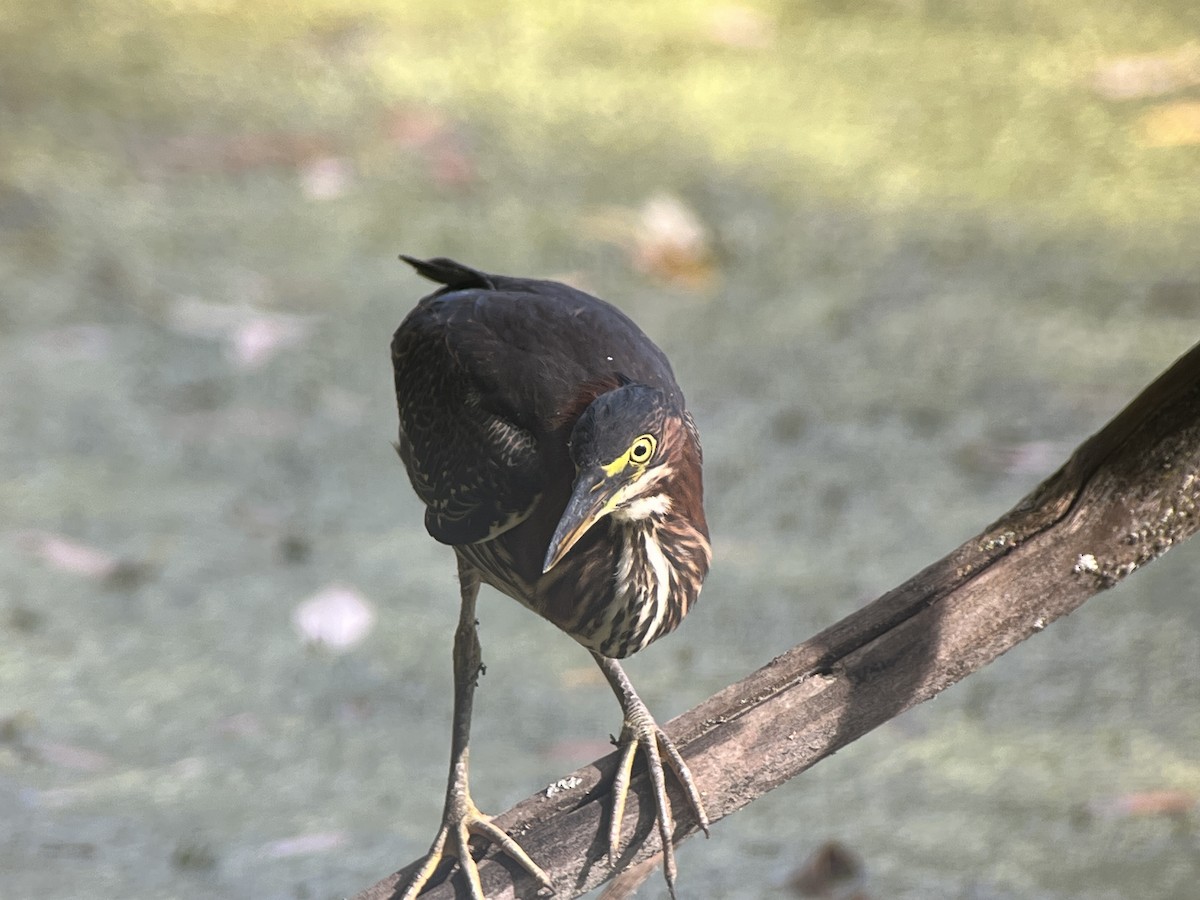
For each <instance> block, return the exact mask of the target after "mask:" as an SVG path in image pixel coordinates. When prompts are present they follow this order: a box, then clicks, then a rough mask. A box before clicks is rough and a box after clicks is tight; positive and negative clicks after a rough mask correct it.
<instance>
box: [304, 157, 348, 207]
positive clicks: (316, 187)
mask: <svg viewBox="0 0 1200 900" xmlns="http://www.w3.org/2000/svg"><path fill="white" fill-rule="evenodd" d="M353 181H354V167H353V166H352V165H350V161H349V160H347V159H346V158H344V157H341V156H321V157H318V158H317V159H313V160H309V161H308V162H307V163H305V164H304V165H303V166H301V167H300V189H301V190H302V191H303V192H304V196H305V197H307V198H308V199H309V200H336V199H337V198H338V197H341V196H343V195H344V194H345V193H346V191H347V190H349V188H350V185H351V184H352V183H353Z"/></svg>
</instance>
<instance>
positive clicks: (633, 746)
mask: <svg viewBox="0 0 1200 900" xmlns="http://www.w3.org/2000/svg"><path fill="white" fill-rule="evenodd" d="M592 656H594V657H595V658H596V662H597V664H599V666H600V671H602V672H603V673H604V677H605V678H607V679H608V683H609V684H610V685H612V689H613V691H614V693H616V695H617V699H618V700H619V701H620V702H621V710H622V712H624V714H625V723H624V725H623V726H622V727H621V739H620V746H621V757H620V761H619V762H618V764H617V774H616V778H615V780H614V781H613V810H612V819H611V820H610V822H609V826H608V858H609V861H610V862H611V861H612V860H614V859H615V858H616V856H617V851H618V850H619V849H620V841H621V820H622V819H623V818H624V817H625V799H626V797H628V795H629V778H630V774H631V773H632V771H633V757H634V754H635V753H637V750H638V748H639V747H641V749H642V752H643V753H645V754H646V768H647V769H648V770H649V771H650V782H651V784H652V785H653V786H654V800H655V804H656V805H657V807H658V816H657V819H658V834H659V837H660V838H661V839H662V853H663V874H664V875H666V877H667V888H668V889H669V890H670V892H671V896H672V897H674V896H675V847H674V844H673V843H672V838H671V835H672V833H673V832H674V831H675V822H674V820H673V819H672V817H671V802H670V800H669V799H667V780H666V776H665V774H664V771H663V760H664V759H665V760H666V762H667V765H668V766H669V767H670V769H671V771H672V772H674V773H675V778H676V779H677V780H678V781H679V783H680V785H682V786H683V790H684V793H686V794H687V797H688V803H689V804H690V805H691V807H692V812H694V813H695V815H696V821H697V822H698V823H699V825H700V828H701V829H702V830H703V831H704V833H705V835H707V834H708V815H707V814H706V813H705V812H704V804H703V803H702V802H701V800H700V791H699V790H697V789H696V782H695V781H694V780H693V779H692V773H691V771H690V770H689V769H688V767H687V763H685V762H684V761H683V757H682V756H681V755H680V753H679V751H678V750H677V749H676V748H675V744H674V743H672V741H671V739H670V738H669V737H667V733H666V732H665V731H663V730H662V729H661V728H659V727H658V723H657V722H655V721H654V717H653V716H651V715H650V710H648V709H647V708H646V704H645V703H643V702H642V700H641V698H640V697H639V696H638V695H637V692H636V691H635V690H634V689H633V684H632V683H631V682H630V680H629V676H628V675H626V674H625V671H624V669H622V668H621V666H620V664H619V663H618V662H617V661H616V660H615V659H611V658H609V657H607V656H601V655H600V654H599V653H595V652H593V653H592Z"/></svg>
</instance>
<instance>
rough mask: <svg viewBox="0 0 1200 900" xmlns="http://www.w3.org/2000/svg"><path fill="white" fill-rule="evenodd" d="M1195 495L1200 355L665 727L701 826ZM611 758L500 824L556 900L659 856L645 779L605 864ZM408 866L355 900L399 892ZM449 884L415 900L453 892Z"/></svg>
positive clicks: (1193, 515) (1144, 550)
mask: <svg viewBox="0 0 1200 900" xmlns="http://www.w3.org/2000/svg"><path fill="white" fill-rule="evenodd" d="M1198 498H1200V345H1197V346H1196V347H1193V348H1192V349H1191V350H1190V351H1189V352H1188V353H1187V354H1185V355H1184V356H1183V357H1182V358H1181V359H1180V360H1179V361H1178V362H1176V363H1175V365H1173V366H1172V367H1171V368H1170V369H1169V370H1168V371H1167V372H1165V373H1164V374H1163V375H1161V376H1160V377H1159V378H1158V379H1157V380H1156V381H1155V382H1154V383H1153V384H1151V385H1150V386H1149V387H1148V388H1146V390H1144V391H1143V392H1142V393H1141V394H1140V395H1139V396H1138V397H1137V399H1135V400H1134V401H1133V402H1132V403H1130V404H1129V406H1128V407H1126V408H1125V409H1124V410H1123V411H1122V412H1121V413H1120V414H1119V415H1118V416H1117V417H1116V418H1114V419H1113V420H1112V421H1111V422H1109V423H1108V425H1106V426H1105V427H1104V428H1103V429H1102V430H1101V431H1099V432H1098V433H1097V434H1095V435H1093V436H1092V437H1091V438H1089V439H1088V440H1087V441H1085V442H1084V443H1083V444H1082V445H1080V446H1079V448H1078V449H1077V450H1076V451H1075V453H1074V454H1073V455H1072V456H1071V458H1070V459H1069V460H1068V461H1067V462H1066V464H1065V465H1064V466H1063V467H1062V468H1061V469H1059V470H1058V472H1056V473H1055V474H1054V475H1052V476H1051V477H1050V478H1048V479H1047V480H1046V481H1045V482H1043V483H1042V484H1041V485H1040V486H1039V487H1038V488H1037V489H1035V490H1034V491H1033V492H1032V493H1031V494H1030V495H1029V496H1027V497H1026V498H1025V499H1023V500H1022V501H1021V502H1020V503H1018V504H1017V506H1016V507H1014V508H1013V509H1012V510H1011V511H1010V512H1008V513H1007V514H1006V515H1004V516H1003V517H1002V518H1001V519H999V520H998V521H997V522H996V523H994V524H993V525H991V526H989V527H988V528H986V529H985V530H984V531H983V532H982V533H981V534H980V535H978V536H977V537H975V538H972V539H971V540H969V541H967V542H966V543H965V544H963V545H962V546H961V547H959V548H958V549H957V550H955V551H954V552H952V553H951V554H950V555H948V556H947V557H945V558H944V559H942V560H940V561H938V562H936V563H934V564H932V565H931V566H929V567H928V568H926V569H925V570H924V571H922V572H920V573H919V574H917V575H916V576H914V577H913V578H911V579H909V580H908V581H907V582H905V583H904V584H902V585H900V586H899V587H897V588H896V589H894V590H892V591H890V592H889V593H887V594H885V595H884V596H882V597H880V598H879V599H878V600H876V601H875V602H873V603H871V604H869V605H868V606H866V607H864V608H863V609H860V610H858V611H857V612H855V613H853V614H852V615H850V616H848V617H846V618H845V619H843V620H842V621H840V622H838V623H837V624H835V625H833V626H831V627H830V628H828V629H826V630H825V631H823V632H821V633H820V634H818V635H817V636H816V637H814V638H812V639H811V640H809V641H806V642H804V643H803V644H800V645H799V646H797V647H794V648H792V649H791V650H789V651H788V652H787V653H784V654H783V655H782V656H780V657H778V658H777V659H775V660H773V661H772V662H770V663H768V664H767V665H766V666H764V667H763V668H761V669H759V670H758V671H757V672H754V673H753V674H751V675H750V676H748V677H747V678H745V679H743V680H742V681H740V682H738V683H737V684H733V685H730V686H729V687H727V688H725V689H724V690H722V691H720V692H718V693H717V694H715V695H713V696H712V697H710V698H709V699H708V700H706V701H704V702H703V703H701V704H700V705H699V706H697V707H695V708H693V709H691V710H689V711H688V712H686V713H684V714H683V715H681V716H679V717H678V718H676V719H674V720H673V721H672V722H671V723H670V724H669V726H668V730H669V731H670V732H671V734H672V736H673V737H674V738H675V740H676V742H677V744H678V746H679V748H680V750H681V751H682V752H683V755H684V756H685V757H686V758H687V760H688V764H689V766H690V767H691V769H692V773H693V774H694V776H695V778H696V781H697V783H698V784H699V786H700V788H701V790H702V791H703V792H704V797H705V804H706V806H707V809H708V813H709V815H710V816H711V817H712V819H713V821H717V820H719V819H722V818H724V817H725V816H727V815H729V814H730V813H732V812H734V811H736V810H738V809H740V808H741V807H743V806H745V805H746V804H747V803H749V802H750V801H752V800H754V799H755V798H757V797H759V796H760V795H762V794H764V793H766V792H767V791H770V790H772V789H773V788H775V787H777V786H779V785H780V784H782V783H783V782H785V781H787V780H788V779H790V778H792V777H794V776H796V775H798V774H799V773H800V772H803V771H804V770H805V769H807V768H808V767H810V766H812V765H814V764H815V763H817V762H818V761H820V760H821V759H824V758H825V757H826V756H829V755H830V754H832V753H834V752H835V751H837V750H838V749H840V748H841V747H844V746H846V745H847V744H849V743H850V742H851V741H854V740H856V739H858V738H859V737H861V736H862V735H864V734H866V733H867V732H868V731H870V730H871V729H873V728H875V727H877V726H879V725H881V724H882V723H884V722H886V721H887V720H888V719H891V718H892V717H894V716H896V715H898V714H899V713H901V712H903V711H904V710H906V709H908V708H909V707H911V706H913V705H915V704H917V703H920V702H921V701H923V700H928V699H929V698H930V697H933V696H934V695H936V694H938V693H939V692H941V691H943V690H945V689H946V688H948V687H949V686H950V685H952V684H954V683H955V682H957V681H959V680H961V679H962V678H964V677H966V676H967V675H969V674H970V673H971V672H974V671H975V670H977V669H979V668H981V667H983V666H984V665H986V664H987V663H989V662H991V661H992V660H993V659H995V658H996V657H997V656H999V655H1000V654H1002V653H1004V652H1005V651H1007V650H1009V649H1010V648H1011V647H1013V646H1015V645H1016V644H1018V643H1020V642H1021V641H1023V640H1025V639H1026V638H1028V637H1030V636H1031V635H1033V634H1036V633H1037V632H1039V631H1041V630H1042V629H1043V628H1045V627H1046V626H1047V625H1049V624H1050V623H1051V622H1053V621H1054V620H1055V619H1057V618H1059V617H1060V616H1064V615H1066V614H1067V613H1069V612H1071V611H1072V610H1074V609H1075V608H1076V607H1078V606H1080V605H1081V604H1082V603H1083V602H1084V601H1085V600H1086V599H1087V598H1088V597H1090V596H1092V595H1093V594H1096V593H1098V592H1099V591H1101V590H1104V589H1105V588H1109V587H1112V586H1113V585H1114V584H1116V583H1117V582H1119V581H1120V580H1121V579H1123V578H1125V577H1126V576H1127V575H1129V574H1131V573H1132V572H1134V571H1135V570H1136V569H1138V568H1140V567H1142V566H1144V565H1146V564H1147V563H1149V562H1151V561H1153V560H1154V559H1156V558H1157V557H1159V556H1161V555H1162V554H1163V553H1165V552H1166V551H1167V550H1169V549H1170V548H1171V547H1172V546H1173V545H1175V544H1176V543H1179V542H1180V541H1182V540H1184V539H1186V538H1187V537H1189V536H1191V534H1192V533H1193V532H1194V531H1195V530H1196V529H1197V527H1198V526H1200V517H1198V515H1197V500H1198ZM614 756H615V755H609V756H606V757H604V758H603V759H600V760H598V761H596V762H595V763H593V764H591V765H589V766H586V767H584V768H582V769H580V770H578V771H576V772H575V773H573V774H572V775H570V776H568V777H567V778H565V779H563V780H562V781H560V782H558V783H557V787H558V789H555V788H554V787H552V788H550V789H547V790H546V791H543V792H539V793H538V794H535V795H534V796H532V797H530V798H529V799H527V800H524V801H522V802H521V803H519V804H518V805H517V806H515V807H514V808H513V809H511V810H509V811H508V812H507V813H505V814H504V815H502V816H499V817H498V818H497V824H499V825H500V826H501V827H503V828H505V829H506V830H508V831H509V832H510V833H511V834H512V835H513V836H514V837H516V838H517V840H518V841H519V842H520V843H521V845H522V846H523V847H524V848H525V849H526V850H527V851H528V852H529V854H530V855H531V856H532V857H533V858H534V859H535V860H537V861H538V863H539V864H540V865H542V866H543V868H545V870H546V871H547V872H549V873H550V875H551V877H552V878H553V879H554V883H555V887H556V889H557V895H556V896H557V897H560V898H564V897H577V896H579V895H580V894H582V893H584V892H586V891H587V890H590V889H591V888H593V887H595V886H596V885H598V884H601V883H602V882H604V881H606V880H608V879H609V878H611V877H612V876H613V875H614V874H615V873H616V872H617V871H619V870H621V869H625V868H627V867H629V866H631V865H633V864H635V863H638V862H640V861H642V860H645V859H646V858H648V857H650V856H652V855H654V854H655V853H656V852H658V840H657V835H656V832H655V829H654V828H653V810H654V801H653V798H652V795H651V792H650V786H649V783H648V779H647V778H646V777H645V773H644V771H642V772H641V774H640V775H638V776H635V778H634V781H633V784H632V785H631V789H630V797H629V805H628V807H627V811H626V818H625V833H624V835H623V839H622V846H623V847H625V848H627V849H626V852H625V854H624V855H623V856H622V858H621V859H619V860H617V863H616V867H615V868H610V866H609V864H608V860H607V857H606V848H605V843H606V841H605V837H604V835H605V834H606V823H607V819H606V816H607V810H608V795H607V788H608V785H609V779H611V777H612V769H613V766H614V762H615V760H614ZM671 799H672V805H673V808H674V809H675V810H676V816H677V824H676V832H675V839H676V841H677V842H678V841H681V840H683V839H685V838H687V837H688V836H690V835H691V834H693V833H695V831H696V825H695V822H694V820H692V819H691V818H690V816H689V815H688V806H687V804H686V803H684V802H683V798H682V797H681V796H680V795H679V794H678V793H676V792H675V791H674V790H672V794H671ZM415 866H416V863H414V864H411V865H409V866H407V867H406V868H404V869H402V870H401V871H400V872H398V873H396V874H394V875H392V876H389V877H388V878H385V879H383V880H382V881H380V882H379V883H378V884H375V885H373V886H372V887H369V888H367V889H365V890H364V891H362V892H361V893H359V894H358V895H357V896H356V897H355V898H354V900H384V898H391V897H393V896H395V895H396V887H397V885H399V886H400V887H401V888H402V887H403V886H404V884H405V883H406V882H407V879H408V877H409V875H410V874H411V873H412V871H413V870H414V868H415ZM479 871H480V876H481V878H482V882H483V886H484V890H485V891H486V892H487V896H488V897H490V898H497V900H501V898H531V897H535V896H537V887H538V886H537V884H536V882H533V881H532V879H530V878H529V877H528V876H527V875H526V874H525V873H524V872H523V871H521V870H520V869H519V868H517V867H516V866H515V865H514V864H512V863H511V862H510V861H509V860H507V859H505V858H503V857H501V856H498V855H497V854H496V853H495V851H494V849H491V848H489V849H488V851H487V852H486V854H484V856H483V857H482V859H481V861H480V865H479ZM446 874H447V873H446V871H443V872H442V873H440V875H439V876H438V877H440V878H441V881H440V882H437V883H436V886H434V887H431V888H429V889H427V893H425V894H423V895H422V896H423V897H425V898H428V900H447V898H451V897H456V896H465V894H459V893H457V892H456V889H458V888H460V885H459V884H458V878H457V877H453V878H450V879H447V878H446Z"/></svg>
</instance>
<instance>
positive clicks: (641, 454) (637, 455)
mask: <svg viewBox="0 0 1200 900" xmlns="http://www.w3.org/2000/svg"><path fill="white" fill-rule="evenodd" d="M649 453H650V448H649V447H647V446H646V445H645V444H644V443H640V444H634V445H633V458H634V459H645V458H646V457H647V456H648V455H649Z"/></svg>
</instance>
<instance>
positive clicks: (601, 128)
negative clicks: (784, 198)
mask: <svg viewBox="0 0 1200 900" xmlns="http://www.w3.org/2000/svg"><path fill="white" fill-rule="evenodd" d="M0 10H2V12H0V83H2V84H3V85H4V88H3V105H2V110H3V113H2V114H3V122H2V123H0V124H2V125H3V131H4V133H5V136H6V139H5V141H4V144H3V149H2V150H0V159H2V163H0V176H2V177H4V178H6V179H7V180H9V181H10V182H11V181H16V182H18V183H21V184H25V185H31V186H35V185H36V184H37V183H38V181H39V180H41V179H44V178H50V177H52V176H51V174H50V173H48V172H46V171H45V169H46V168H47V167H49V168H53V169H54V170H55V171H56V172H57V173H58V175H59V176H61V175H63V174H64V173H63V171H62V169H63V168H64V167H66V168H67V169H72V168H73V167H76V166H77V167H80V168H90V169H92V170H93V172H94V173H95V174H97V175H100V174H102V173H104V172H111V167H112V166H114V165H115V166H117V167H119V166H120V163H121V162H122V161H123V157H121V156H120V155H118V156H116V157H112V156H108V157H106V156H104V155H99V156H98V155H97V151H98V150H101V149H103V150H106V151H108V152H109V153H113V152H118V151H122V150H123V151H125V152H129V150H130V144H131V142H136V141H138V140H144V139H145V138H146V137H147V135H155V134H158V135H161V134H164V133H166V134H171V133H179V132H186V133H196V132H204V133H209V132H214V131H215V132H222V131H234V130H239V129H268V130H292V131H295V130H300V129H317V130H321V131H325V132H335V133H338V132H340V133H349V134H355V135H359V136H360V137H361V136H363V135H365V134H371V133H373V132H374V133H377V129H378V127H379V123H380V121H381V119H382V117H383V116H384V115H385V113H386V110H387V109H389V108H391V107H394V106H395V105H396V104H404V103H408V104H416V103H419V104H424V105H429V106H432V107H436V108H439V109H441V110H443V111H447V112H448V113H449V114H452V115H454V116H458V117H463V118H466V119H469V120H471V121H473V122H476V123H481V124H483V125H485V126H486V127H487V128H488V129H489V133H490V134H491V135H493V139H498V140H499V141H501V142H502V143H503V144H504V145H506V146H507V148H508V150H509V151H510V152H511V153H512V154H514V155H515V156H516V157H517V158H519V159H523V160H527V161H529V163H530V164H533V165H545V164H547V163H548V162H551V161H552V163H553V164H554V165H557V166H564V167H566V168H568V169H569V168H570V167H571V166H572V162H574V163H575V164H576V165H580V166H584V165H587V164H595V162H596V160H597V159H599V158H604V159H607V160H612V159H614V158H615V159H618V160H622V161H627V162H628V164H629V166H630V167H632V171H633V173H637V172H639V171H640V172H641V173H643V175H644V177H646V178H647V179H649V178H650V177H651V175H652V173H660V172H661V171H662V169H663V167H664V166H666V167H680V168H683V169H688V168H689V167H690V165H689V160H691V161H693V162H694V161H695V160H697V159H703V160H706V161H718V162H720V163H723V164H725V165H728V166H730V167H732V168H734V169H735V170H739V171H741V172H744V173H745V174H746V175H747V176H748V177H750V178H752V179H754V180H756V181H758V182H759V183H760V184H761V185H762V187H764V188H765V189H769V190H771V191H773V192H782V193H787V192H789V191H800V192H815V193H819V194H822V195H825V196H833V197H845V198H853V199H855V200H857V201H859V202H861V203H863V204H864V205H866V206H868V207H872V208H875V207H878V208H881V209H904V208H905V207H907V206H910V205H912V204H926V203H933V204H950V205H955V206H966V207H976V206H980V205H986V206H987V207H989V208H990V209H992V210H993V211H996V212H1002V211H1004V210H1005V209H1008V210H1011V211H1012V212H1014V213H1015V214H1019V215H1025V214H1039V215H1043V216H1046V217H1048V218H1050V219H1052V220H1056V221H1066V222H1072V223H1076V224H1082V223H1095V222H1114V223H1133V222H1137V223H1145V224H1148V225H1159V224H1164V223H1166V224H1171V223H1177V222H1179V221H1182V220H1190V219H1193V218H1194V217H1195V214H1196V213H1195V211H1196V210H1197V209H1200V179H1198V178H1196V177H1195V172H1196V170H1197V164H1198V163H1200V146H1197V144H1196V143H1195V142H1191V143H1186V142H1185V143H1184V144H1183V145H1182V146H1169V147H1161V146H1152V145H1151V144H1152V143H1153V142H1148V141H1145V140H1143V138H1142V134H1141V132H1140V131H1139V127H1138V119H1139V116H1140V115H1141V113H1142V112H1143V111H1144V108H1145V106H1146V105H1147V103H1150V102H1155V101H1156V100H1157V99H1158V98H1149V99H1146V98H1143V99H1138V100H1133V101H1127V102H1113V101H1111V100H1107V99H1105V98H1104V97H1102V96H1100V95H1098V93H1097V92H1096V91H1095V90H1094V89H1093V81H1094V79H1095V77H1096V72H1097V70H1098V67H1102V66H1104V65H1105V64H1106V62H1107V61H1109V60H1111V59H1113V58H1117V57H1123V56H1128V55H1137V54H1157V53H1169V52H1173V51H1175V50H1177V48H1179V47H1180V45H1186V44H1187V42H1188V41H1189V40H1191V41H1195V40H1197V38H1198V37H1200V7H1197V6H1196V4H1194V3H1192V2H1190V0H1172V2H1159V3H1146V4H1128V3H1122V2H1117V0H1100V2H1079V0H1070V2H1063V3H1055V4H1047V3H1042V2H1038V0H989V2H980V3H970V4H960V3H952V2H946V0H875V2H870V3H847V2H842V0H776V2H759V3H745V4H740V5H730V4H723V3H713V2H702V0H672V2H661V3H643V2H639V0H618V2H610V3H603V4H602V3H578V2H575V3H560V2H551V0H537V2H486V0H480V2H475V3H449V4H446V3H442V2H433V0H407V2H404V3H401V4H396V3H390V2H384V0H300V2H290V3H262V4H238V3H232V2H224V0H212V2H204V0H196V2H189V0H174V2H171V0H143V2H134V0H98V2H84V0H79V2H71V0H63V2H56V3H50V4H44V3H29V2H25V0H5V2H4V3H3V6H0ZM1182 88H1183V90H1184V92H1185V93H1187V92H1189V91H1192V92H1193V93H1194V85H1188V84H1186V83H1185V84H1184V85H1183V86H1182ZM358 152H359V153H360V155H363V156H365V157H369V156H370V154H369V150H368V148H366V147H363V146H361V145H360V146H359V148H358ZM580 154H583V156H582V157H581V156H580ZM592 154H594V155H592ZM610 164H611V163H610ZM628 174H629V173H628V172H627V174H626V179H625V180H628Z"/></svg>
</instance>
